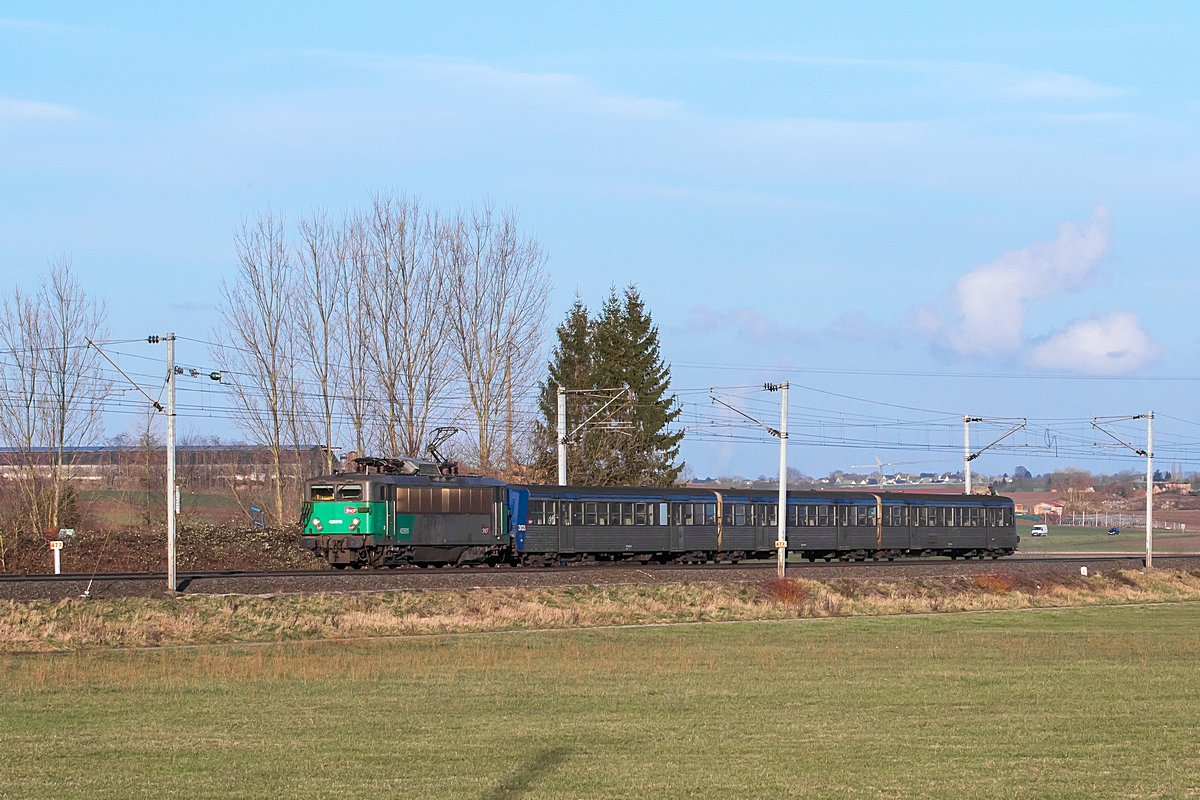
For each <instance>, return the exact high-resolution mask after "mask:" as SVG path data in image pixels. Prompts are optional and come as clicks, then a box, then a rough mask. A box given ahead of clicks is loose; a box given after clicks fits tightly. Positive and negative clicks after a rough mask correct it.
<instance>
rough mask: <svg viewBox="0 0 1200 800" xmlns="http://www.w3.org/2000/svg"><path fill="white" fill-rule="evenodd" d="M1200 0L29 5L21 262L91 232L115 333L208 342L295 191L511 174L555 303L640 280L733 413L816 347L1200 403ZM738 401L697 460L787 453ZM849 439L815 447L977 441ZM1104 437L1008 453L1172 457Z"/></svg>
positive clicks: (697, 394) (912, 386)
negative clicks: (758, 434) (239, 272)
mask: <svg viewBox="0 0 1200 800" xmlns="http://www.w3.org/2000/svg"><path fill="white" fill-rule="evenodd" d="M1048 6H1050V7H1048ZM1198 32H1200V13H1198V12H1197V9H1196V7H1195V6H1193V5H1190V4H1182V3H1181V4H1158V5H1156V6H1154V7H1153V8H1150V9H1147V8H1144V7H1141V6H1133V5H1132V4H1103V3H1095V2H1092V3H1075V4H1071V3H1059V4H1045V3H1023V4H1022V3H1007V4H990V5H989V6H988V7H986V8H978V9H969V8H965V7H964V5H963V4H960V3H941V4H938V3H928V2H926V3H920V4H890V3H887V4H885V3H836V4H835V3H829V4H824V5H815V4H778V5H775V4H749V3H743V4H737V6H736V7H722V6H702V7H697V5H696V4H656V5H653V6H652V7H647V4H644V3H637V4H634V3H629V4H620V3H611V2H610V3H603V4H595V5H592V6H565V5H563V4H508V5H506V6H504V7H503V8H499V7H497V6H495V5H493V4H479V5H475V4H461V3H458V4H450V3H443V4H411V5H408V4H401V3H395V4H373V3H338V4H329V5H319V4H298V5H295V6H294V5H292V4H267V3H258V4H223V3H207V4H203V5H196V6H193V7H190V8H174V7H171V8H164V7H163V5H162V4H140V5H139V4H134V3H124V4H120V5H119V6H115V7H107V6H102V5H101V4H77V5H76V4H56V5H54V6H53V7H49V8H48V7H46V5H45V4H32V3H28V4H22V3H7V4H5V5H4V6H3V11H0V276H2V277H3V279H4V283H6V284H11V283H13V282H14V281H19V282H22V283H29V282H32V280H34V279H35V276H36V274H37V272H38V271H39V270H41V269H42V268H43V267H44V265H45V264H46V262H47V260H48V259H49V258H51V257H53V256H54V255H56V254H61V253H69V254H71V256H72V257H73V259H74V263H75V266H76V268H77V269H78V270H79V272H80V274H81V275H82V276H83V277H84V279H85V281H86V283H87V285H88V286H89V287H91V288H92V289H94V290H96V291H98V292H101V293H103V294H104V295H105V296H106V297H107V300H108V306H109V315H110V321H111V326H112V331H113V334H114V336H119V337H135V336H140V335H143V334H145V333H146V332H148V331H150V330H165V329H168V328H174V329H175V330H177V331H179V332H180V333H181V334H190V335H192V336H194V337H195V338H204V337H205V336H207V335H208V331H209V330H210V329H211V327H212V325H213V323H214V321H215V320H214V306H215V303H216V301H217V284H218V281H219V279H220V278H221V277H222V276H223V275H226V274H228V273H229V272H230V268H231V265H232V263H233V255H234V249H233V230H234V228H235V226H236V225H237V224H238V222H239V220H240V219H241V218H242V217H243V216H245V215H249V214H252V213H253V212H254V211H255V210H257V209H260V208H263V207H265V206H266V205H267V204H270V205H271V206H272V207H273V208H275V209H277V210H279V211H282V212H284V213H285V214H288V215H291V216H295V215H298V214H301V213H305V212H307V211H309V210H311V209H312V208H314V207H315V206H325V207H328V208H331V209H341V208H345V207H349V206H354V205H359V204H362V203H363V202H364V201H365V200H366V198H367V197H368V196H369V195H370V193H371V192H373V191H376V190H379V189H387V188H397V189H401V190H405V191H408V192H410V193H412V194H416V195H419V196H420V197H422V198H424V199H425V200H426V201H428V202H432V203H436V204H439V205H443V206H453V205H457V204H464V205H465V204H470V203H472V202H477V201H479V200H482V199H485V198H490V199H492V200H495V201H497V202H499V203H501V204H511V205H513V206H516V207H517V208H518V209H519V212H520V217H521V220H522V223H523V225H524V226H525V227H526V228H527V229H528V230H529V231H530V232H532V233H534V234H536V235H537V236H538V238H539V239H540V240H541V241H542V242H543V244H544V246H545V248H546V250H547V252H548V254H549V257H550V262H549V263H550V268H551V270H552V272H553V276H554V283H555V292H554V298H553V300H552V302H551V321H552V322H557V320H558V318H559V316H560V315H561V314H562V313H563V311H565V309H566V307H567V305H568V304H569V302H570V299H571V296H572V295H573V294H574V293H575V292H576V291H578V292H579V293H581V294H582V296H583V297H584V298H585V300H587V301H588V302H589V303H591V304H592V305H598V304H599V302H600V300H601V299H602V297H603V295H604V294H605V293H606V292H607V290H608V287H609V286H611V285H614V284H615V285H618V286H621V285H624V284H626V283H629V282H636V283H637V284H638V286H639V287H640V288H641V291H642V292H643V295H644V296H645V298H646V299H647V301H648V303H649V305H650V307H651V310H652V312H653V313H654V316H655V318H656V320H657V321H658V323H659V324H660V326H661V329H662V337H663V345H664V355H665V356H666V357H667V358H668V360H670V361H671V362H672V363H673V364H674V365H675V369H674V374H675V378H676V385H677V386H678V387H679V388H680V389H681V390H687V391H686V392H684V393H683V395H682V396H683V397H685V399H687V400H688V401H689V402H695V403H697V405H695V406H694V407H691V408H689V415H690V416H691V417H693V418H695V419H697V420H700V419H707V418H712V415H713V413H714V412H712V411H710V409H711V404H710V403H709V402H708V400H707V393H706V392H704V391H702V390H703V389H705V388H706V387H708V386H710V385H754V384H756V383H760V382H762V381H764V380H779V379H785V378H786V379H790V380H792V381H794V382H795V383H796V384H797V388H796V389H795V390H794V391H793V416H794V417H795V418H796V419H797V420H798V421H802V420H804V419H806V416H805V415H806V414H808V413H809V412H806V411H804V410H803V409H805V408H812V409H822V410H821V411H819V412H818V411H813V412H811V419H810V421H811V420H816V419H817V418H818V417H821V418H823V419H826V418H827V419H833V418H834V417H835V416H836V415H837V414H849V415H864V416H870V417H872V418H873V419H876V421H877V422H878V421H879V420H883V421H887V420H889V419H894V420H903V421H906V422H914V421H922V420H929V419H933V417H932V416H930V415H929V414H927V413H924V412H918V411H915V410H913V409H929V410H934V411H938V412H945V414H944V415H943V416H945V415H947V414H948V415H953V414H962V413H971V414H977V415H981V416H996V417H1022V416H1025V417H1032V418H1037V419H1041V420H1051V419H1053V420H1063V422H1062V423H1061V426H1066V427H1070V426H1075V428H1072V429H1073V430H1074V429H1076V428H1079V425H1078V422H1079V421H1080V420H1085V419H1086V418H1088V417H1090V416H1091V415H1093V414H1127V413H1137V412H1139V411H1143V410H1145V409H1147V408H1151V407H1153V408H1154V409H1155V410H1156V411H1160V412H1162V413H1164V414H1169V415H1172V416H1174V417H1178V418H1179V419H1181V420H1192V419H1195V420H1200V414H1198V413H1195V412H1194V411H1193V407H1194V402H1193V398H1194V396H1195V392H1194V389H1195V387H1196V385H1197V384H1196V382H1195V381H1180V380H1168V379H1173V378H1180V377H1191V376H1197V375H1200V367H1198V365H1197V363H1196V362H1197V359H1198V358H1200V325H1198V324H1197V322H1196V314H1195V312H1194V306H1195V303H1196V299H1197V297H1198V292H1197V288H1198V284H1200V277H1198V274H1200V273H1198V270H1197V266H1198V265H1197V260H1198V259H1197V255H1196V247H1195V243H1196V238H1197V231H1200V225H1198V223H1200V219H1198V217H1200V204H1198V203H1197V200H1198V199H1200V149H1198V139H1197V123H1198V121H1200V96H1198V94H1200V93H1198V90H1197V84H1196V80H1195V76H1196V75H1198V74H1200V64H1198V63H1197V61H1198V60H1200V49H1198V48H1196V47H1195V42H1196V41H1197V33H1198ZM181 352H182V356H183V358H184V359H189V358H190V359H192V360H193V361H194V362H195V363H197V364H198V365H201V366H204V365H206V359H207V357H206V355H205V353H204V351H203V350H202V349H201V348H198V347H196V348H194V351H189V350H188V349H187V346H186V345H185V346H184V347H183V348H182V349H181ZM747 365H750V366H752V367H757V368H747ZM789 369H790V370H794V371H791V372H789V371H788V370H789ZM805 370H807V371H805ZM880 372H883V373H889V374H878V373H880ZM862 373H872V374H862ZM895 373H921V374H919V375H913V374H895ZM938 375H940V376H941V377H931V376H938ZM982 375H989V376H991V375H996V376H1010V377H1004V378H990V377H969V376H982ZM956 376H968V377H956ZM801 385H802V386H807V387H811V388H813V389H819V390H822V391H825V392H833V393H836V394H840V395H848V396H851V397H858V398H865V399H868V400H873V401H877V403H878V402H888V403H892V404H893V405H894V406H904V407H906V408H894V407H891V406H880V405H877V404H871V403H860V402H858V401H854V400H849V399H846V398H838V397H834V396H831V395H822V394H819V393H816V392H811V391H809V390H808V389H801V388H799V387H800V386H801ZM744 402H748V403H750V405H749V406H747V407H748V408H749V407H753V408H760V409H762V410H763V411H764V413H765V412H766V410H767V409H768V408H769V404H770V403H771V402H772V400H771V399H770V398H769V397H765V396H764V397H756V398H750V399H748V400H745V401H744ZM830 415H832V416H830ZM946 418H947V419H949V417H946ZM938 419H939V420H942V418H941V417H939V418H938ZM942 422H944V420H942ZM222 424H223V423H220V422H219V421H216V420H213V421H204V420H197V421H196V422H195V425H196V427H197V428H198V429H203V428H205V427H214V428H216V427H220V426H221V425H222ZM798 424H800V423H799V422H798ZM814 424H815V423H814ZM880 424H882V423H880ZM938 424H941V422H939V423H938ZM1046 424H1047V425H1050V423H1046ZM1054 424H1055V425H1058V424H1060V423H1054ZM1159 424H1160V428H1161V430H1162V434H1161V435H1162V436H1163V437H1171V436H1175V437H1176V439H1174V440H1172V441H1175V442H1176V445H1177V446H1176V447H1175V449H1174V450H1172V451H1169V452H1170V453H1173V454H1174V455H1175V456H1177V457H1178V458H1180V459H1190V458H1191V455H1190V452H1191V451H1190V450H1189V449H1188V447H1189V446H1188V444H1187V441H1188V440H1189V439H1190V438H1192V437H1193V434H1192V433H1191V432H1190V431H1194V430H1195V426H1189V425H1188V424H1187V423H1185V422H1170V421H1168V420H1166V419H1163V420H1162V421H1161V422H1160V423H1159ZM114 425H115V426H116V427H120V422H119V421H116V422H114ZM1172 426H1174V427H1172ZM984 427H986V426H984ZM822 430H824V429H822ZM913 430H914V431H917V435H920V427H919V426H918V427H917V428H913ZM1080 430H1081V429H1080ZM1134 430H1135V429H1134V428H1130V431H1131V435H1133V434H1132V431H1134ZM707 431H708V433H707V435H706V436H695V437H692V440H691V442H690V443H689V444H688V445H687V447H686V449H685V456H686V457H687V458H688V460H689V461H691V462H692V463H693V464H694V468H695V470H696V471H697V473H699V474H701V475H705V474H717V473H720V472H727V471H737V472H742V473H744V474H758V473H768V474H769V473H771V472H773V471H774V469H775V464H776V463H777V462H776V461H775V460H774V459H775V456H774V455H773V451H772V447H771V445H770V444H769V443H765V444H755V443H753V442H745V441H740V440H736V441H735V440H725V439H722V438H721V437H720V436H719V435H717V434H716V432H715V431H714V430H713V429H712V428H711V427H710V428H708V429H707ZM872 435H874V436H876V437H878V435H879V434H878V431H876V432H875V433H874V434H872ZM925 435H926V436H929V435H941V434H929V433H928V431H926V434H925ZM979 435H980V436H981V437H983V436H986V433H985V432H981V433H980V434H979ZM946 436H950V433H947V434H946ZM1079 436H1081V437H1082V436H1083V433H1079ZM822 437H823V438H822ZM816 438H817V439H819V440H820V441H823V442H824V443H825V444H824V445H823V446H815V445H813V444H803V443H801V442H800V441H797V442H796V443H795V446H794V447H793V448H792V450H793V454H792V457H791V458H792V461H793V463H796V464H797V465H799V466H800V467H801V468H802V469H805V470H806V471H808V472H812V473H824V472H825V471H827V470H829V469H832V468H843V469H845V468H847V467H849V466H851V465H853V464H858V463H867V462H869V461H871V460H873V459H874V458H875V457H876V456H877V455H878V456H879V457H881V458H882V460H884V461H885V462H888V461H891V462H919V463H920V466H919V467H914V468H920V469H937V468H942V469H944V468H952V467H954V466H955V465H956V461H955V458H954V457H953V456H952V455H949V454H946V453H920V452H915V451H911V452H910V451H907V450H897V451H895V452H891V451H888V450H886V448H884V447H883V446H882V445H883V442H882V441H881V446H880V447H879V448H872V447H865V448H864V449H856V450H849V449H845V448H840V447H834V446H830V445H831V444H832V443H834V442H835V441H836V437H834V438H830V436H829V435H826V434H825V433H822V434H821V435H820V436H818V437H816ZM1042 438H1043V439H1044V438H1045V437H1044V436H1043V437H1042ZM1080 441H1082V439H1081V440H1080ZM1163 441H1164V442H1166V441H1167V438H1164V439H1163ZM981 443H986V442H981ZM1026 443H1028V442H1026ZM1164 447H1165V445H1164ZM1084 449H1086V448H1084ZM1035 450H1036V452H1035ZM1076 451H1077V452H1076V454H1075V455H1065V454H1064V453H1062V452H1060V453H1059V455H1058V456H1057V457H1055V455H1054V452H1053V448H1051V447H1049V446H1047V447H1042V448H1040V449H1036V448H1029V449H1027V450H1025V451H1019V452H1016V453H1014V452H999V453H996V454H989V455H987V456H984V457H983V458H982V459H981V460H980V468H982V469H984V470H987V471H996V472H1005V471H1011V469H1012V467H1013V466H1014V465H1015V464H1016V463H1026V462H1027V466H1029V467H1030V468H1031V469H1033V470H1034V471H1035V472H1037V471H1042V470H1045V469H1050V468H1053V467H1056V466H1064V465H1066V464H1068V463H1077V464H1081V465H1089V466H1095V467H1097V468H1102V469H1106V470H1111V469H1116V468H1121V467H1130V468H1134V469H1136V468H1137V463H1136V462H1128V463H1125V462H1111V461H1099V460H1095V459H1091V460H1088V459H1086V458H1084V457H1083V456H1082V455H1079V453H1082V452H1083V450H1081V449H1080V448H1076ZM1163 452H1164V454H1167V453H1168V450H1166V449H1164V451H1163ZM1188 468H1200V465H1194V464H1193V465H1190V466H1189V467H1188Z"/></svg>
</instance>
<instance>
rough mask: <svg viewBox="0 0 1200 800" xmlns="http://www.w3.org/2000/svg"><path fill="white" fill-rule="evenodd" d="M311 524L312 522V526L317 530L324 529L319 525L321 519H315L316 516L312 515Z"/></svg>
mask: <svg viewBox="0 0 1200 800" xmlns="http://www.w3.org/2000/svg"><path fill="white" fill-rule="evenodd" d="M312 524H313V527H314V528H316V529H317V530H319V531H323V530H325V529H324V528H322V527H321V520H319V519H317V518H316V517H313V521H312Z"/></svg>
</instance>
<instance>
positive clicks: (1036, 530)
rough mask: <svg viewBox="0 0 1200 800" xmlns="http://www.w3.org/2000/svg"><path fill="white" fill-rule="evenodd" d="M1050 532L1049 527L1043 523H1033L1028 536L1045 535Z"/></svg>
mask: <svg viewBox="0 0 1200 800" xmlns="http://www.w3.org/2000/svg"><path fill="white" fill-rule="evenodd" d="M1049 532H1050V529H1049V528H1047V527H1046V526H1045V525H1034V526H1033V530H1031V531H1030V532H1029V535H1030V536H1045V535H1046V534H1048V533H1049Z"/></svg>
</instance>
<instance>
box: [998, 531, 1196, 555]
mask: <svg viewBox="0 0 1200 800" xmlns="http://www.w3.org/2000/svg"><path fill="white" fill-rule="evenodd" d="M1031 527H1032V526H1030V525H1018V526H1017V533H1018V534H1020V536H1021V544H1020V545H1019V547H1018V552H1021V553H1064V552H1071V553H1089V552H1105V553H1107V552H1112V553H1145V552H1146V529H1145V528H1122V529H1121V533H1120V534H1119V535H1117V536H1109V535H1108V529H1107V528H1076V527H1070V526H1061V525H1051V526H1049V533H1048V535H1047V536H1037V537H1034V536H1030V535H1029V531H1030V530H1031ZM1154 552H1156V553H1200V531H1159V530H1156V531H1155V532H1154Z"/></svg>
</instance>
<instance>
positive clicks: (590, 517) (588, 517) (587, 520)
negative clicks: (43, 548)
mask: <svg viewBox="0 0 1200 800" xmlns="http://www.w3.org/2000/svg"><path fill="white" fill-rule="evenodd" d="M583 524H584V525H595V524H596V504H595V503H584V504H583Z"/></svg>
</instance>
